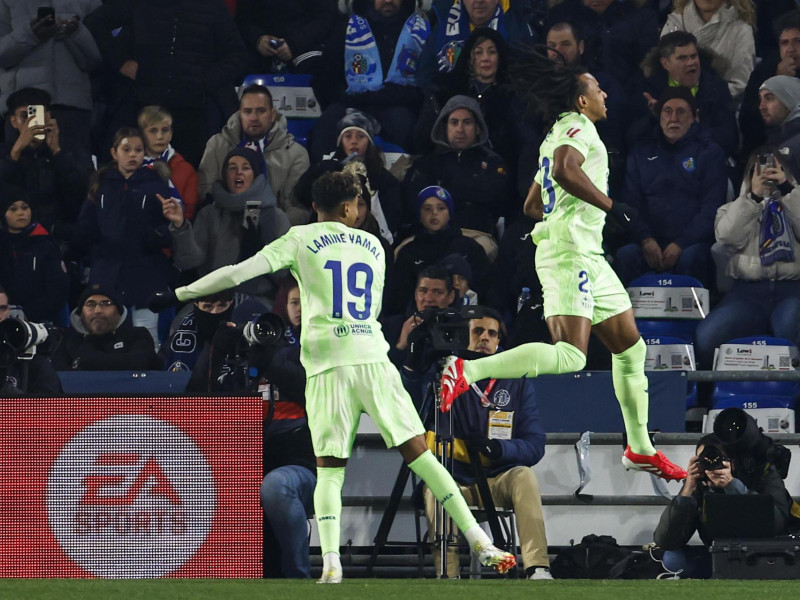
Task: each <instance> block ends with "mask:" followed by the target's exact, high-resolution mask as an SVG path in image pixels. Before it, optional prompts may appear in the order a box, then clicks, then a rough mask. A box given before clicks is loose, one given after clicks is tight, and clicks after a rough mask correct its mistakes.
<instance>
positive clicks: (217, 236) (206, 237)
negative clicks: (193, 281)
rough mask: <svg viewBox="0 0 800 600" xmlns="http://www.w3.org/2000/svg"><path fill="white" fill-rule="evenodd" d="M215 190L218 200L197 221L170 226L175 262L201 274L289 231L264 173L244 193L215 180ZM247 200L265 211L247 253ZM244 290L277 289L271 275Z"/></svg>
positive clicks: (261, 292) (262, 292) (269, 291)
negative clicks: (258, 202)
mask: <svg viewBox="0 0 800 600" xmlns="http://www.w3.org/2000/svg"><path fill="white" fill-rule="evenodd" d="M213 190H214V191H213V198H214V203H213V204H210V205H208V206H205V207H203V208H202V209H201V210H200V212H199V213H198V215H197V218H196V219H195V221H194V223H191V222H189V221H188V220H186V221H184V224H183V226H182V227H181V228H180V229H175V228H174V227H172V226H170V232H171V234H172V238H173V246H174V257H175V265H176V266H177V267H178V268H179V269H181V270H187V269H197V270H198V272H199V274H200V275H206V274H207V273H210V272H211V271H214V270H215V269H218V268H219V267H224V266H226V265H232V264H236V263H238V262H240V261H241V260H243V259H245V258H249V257H250V256H252V255H253V254H255V252H257V251H258V250H260V249H261V248H262V247H263V246H265V245H266V244H269V243H270V242H272V241H273V240H276V239H278V238H279V237H280V236H282V235H283V234H284V233H286V232H287V231H288V230H289V227H290V224H289V219H288V217H287V216H286V213H284V212H283V211H282V210H281V209H280V208H278V207H277V206H276V200H275V195H274V194H272V192H271V190H270V189H269V185H267V182H266V179H265V178H264V176H263V175H259V176H258V177H256V179H255V180H254V181H253V185H252V186H250V188H249V189H248V190H247V191H245V192H242V193H241V194H232V193H230V192H228V191H227V190H226V189H225V188H223V187H222V185H221V184H220V183H219V182H215V184H214V187H213ZM247 200H258V201H260V202H261V214H260V217H259V230H258V232H257V234H258V235H257V239H256V240H255V241H254V242H253V243H251V247H250V248H249V250H250V253H248V254H247V256H243V254H242V253H243V247H242V243H243V240H244V239H245V231H244V227H243V226H242V222H243V219H244V209H245V203H246V202H247ZM225 207H233V208H225ZM240 289H241V291H247V292H248V293H251V294H255V295H271V294H274V292H275V287H274V285H273V284H272V283H271V280H270V276H269V275H265V276H264V277H257V278H256V279H253V280H250V281H248V282H245V283H244V284H242V286H240Z"/></svg>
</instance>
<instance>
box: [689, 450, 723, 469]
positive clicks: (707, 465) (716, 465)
mask: <svg viewBox="0 0 800 600" xmlns="http://www.w3.org/2000/svg"><path fill="white" fill-rule="evenodd" d="M697 462H698V463H699V465H700V468H701V469H702V470H703V471H719V470H720V469H724V468H725V466H726V465H725V463H726V462H730V459H729V458H728V457H727V456H725V455H724V454H722V452H720V450H719V448H715V447H714V446H706V447H705V448H703V451H702V452H701V453H700V456H698V457H697Z"/></svg>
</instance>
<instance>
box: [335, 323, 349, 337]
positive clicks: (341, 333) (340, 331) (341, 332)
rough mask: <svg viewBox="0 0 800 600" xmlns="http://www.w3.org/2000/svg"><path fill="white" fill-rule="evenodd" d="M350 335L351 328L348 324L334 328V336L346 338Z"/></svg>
mask: <svg viewBox="0 0 800 600" xmlns="http://www.w3.org/2000/svg"><path fill="white" fill-rule="evenodd" d="M348 333H350V328H349V327H348V326H347V325H346V324H342V325H337V326H336V327H334V328H333V335H335V336H336V337H345V336H346V335H347V334H348Z"/></svg>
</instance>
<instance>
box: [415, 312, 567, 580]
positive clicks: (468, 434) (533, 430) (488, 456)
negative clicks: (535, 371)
mask: <svg viewBox="0 0 800 600" xmlns="http://www.w3.org/2000/svg"><path fill="white" fill-rule="evenodd" d="M503 334H504V328H503V326H502V318H501V316H500V315H499V314H498V313H496V312H495V311H492V310H491V309H487V310H485V311H484V314H483V317H482V318H480V319H472V320H470V321H469V346H468V347H467V350H469V351H470V352H471V353H475V354H476V355H492V354H496V353H497V351H498V348H499V345H500V342H501V340H502V337H503ZM405 375H406V377H408V375H409V374H408V373H407V372H406V373H405ZM429 375H430V373H429ZM435 380H436V376H435V375H433V376H431V377H430V383H431V384H435V383H436V381H435ZM475 383H476V385H477V387H478V389H480V390H481V391H482V393H483V394H484V395H485V397H486V398H487V399H488V401H489V402H490V403H491V404H490V405H489V406H487V405H486V403H485V402H484V401H483V399H482V398H481V395H480V394H479V393H478V392H476V391H474V390H469V391H468V392H467V393H466V394H465V396H464V397H463V398H462V399H460V400H459V403H458V405H457V406H454V407H453V411H454V412H453V420H452V430H451V431H450V432H449V433H451V434H452V435H453V437H454V439H453V446H454V451H453V454H454V460H453V478H454V479H455V480H456V482H457V483H458V484H459V486H460V487H461V493H462V494H464V497H465V498H466V499H467V503H468V504H469V505H471V506H482V505H483V502H482V501H481V497H480V495H479V492H478V485H477V483H476V480H475V474H474V472H473V467H472V465H471V464H470V462H471V461H470V456H469V453H468V451H469V450H470V449H471V450H473V451H475V453H476V454H477V455H478V457H479V458H480V465H479V468H482V469H483V472H484V474H485V476H486V480H487V483H488V484H489V490H490V492H491V496H492V500H493V502H494V504H495V505H496V506H498V507H504V508H510V509H512V510H513V511H514V515H515V517H516V522H517V528H518V530H519V543H520V547H521V550H522V564H523V567H524V569H525V575H526V577H527V578H528V579H552V578H553V577H552V575H550V559H549V557H548V554H547V536H546V533H545V524H544V515H543V514H542V497H541V492H540V491H539V482H538V480H537V478H536V474H535V473H534V471H533V469H532V468H531V467H533V466H534V465H535V464H536V463H538V462H539V461H540V460H541V459H542V457H543V456H544V452H545V437H546V436H545V430H544V427H543V425H542V423H541V422H540V421H539V409H538V407H537V405H536V399H535V393H534V384H533V381H531V380H529V379H524V378H523V379H492V380H487V379H485V380H483V381H477V382H475ZM494 410H503V411H508V413H511V414H512V415H513V416H512V417H511V418H512V419H513V421H514V423H513V425H512V427H511V435H510V437H506V436H504V435H502V434H501V433H500V430H501V429H502V427H500V423H499V421H497V420H496V419H497V417H496V416H495V414H496V413H494V412H493V411H494ZM508 413H507V414H508ZM440 426H442V425H441V422H440ZM432 429H433V428H432V423H430V422H429V423H428V431H427V433H426V436H425V437H426V440H427V442H428V447H429V448H430V449H431V450H432V451H435V446H436V444H435V436H436V432H434V431H433V430H432ZM435 510H436V505H435V499H434V498H433V495H432V494H431V493H430V490H428V489H427V488H426V489H425V513H426V516H427V518H428V530H429V531H430V532H431V535H433V532H434V531H435V527H434V515H435ZM456 533H457V532H456ZM438 550H439V549H438V546H437V547H435V548H434V551H433V555H434V563H435V564H436V565H437V575H441V573H440V571H441V569H440V568H438V565H440V564H441V563H440V562H439V560H440V559H439V557H438V556H437V555H438V554H439V551H438ZM450 551H452V552H450ZM447 576H448V577H450V578H454V577H458V553H457V551H456V547H455V546H450V547H449V548H448V557H447Z"/></svg>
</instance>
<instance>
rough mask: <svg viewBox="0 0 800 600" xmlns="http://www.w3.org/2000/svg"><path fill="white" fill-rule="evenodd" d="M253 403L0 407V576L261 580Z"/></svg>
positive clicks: (55, 402) (27, 403)
mask: <svg viewBox="0 0 800 600" xmlns="http://www.w3.org/2000/svg"><path fill="white" fill-rule="evenodd" d="M261 433H262V403H261V398H260V397H237V398H231V397H229V398H221V397H220V398H194V397H189V398H187V397H174V398H35V399H0V577H108V578H144V577H147V578H152V577H226V578H227V577H261V571H262V568H261V554H262V541H261V540H262V516H261V508H260V506H259V493H258V490H259V486H260V483H261V477H262V466H261V465H262V455H261V448H262V443H261Z"/></svg>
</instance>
